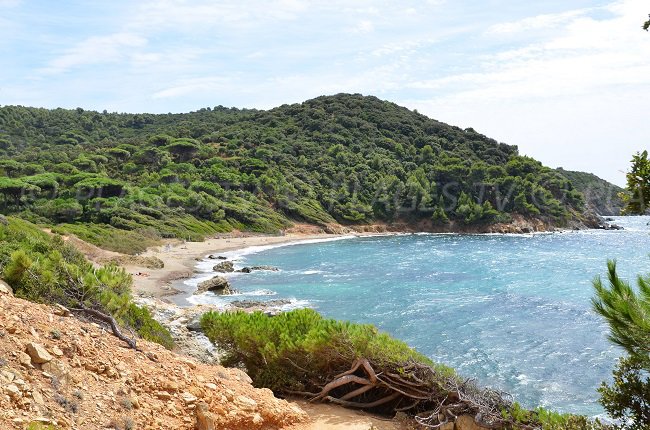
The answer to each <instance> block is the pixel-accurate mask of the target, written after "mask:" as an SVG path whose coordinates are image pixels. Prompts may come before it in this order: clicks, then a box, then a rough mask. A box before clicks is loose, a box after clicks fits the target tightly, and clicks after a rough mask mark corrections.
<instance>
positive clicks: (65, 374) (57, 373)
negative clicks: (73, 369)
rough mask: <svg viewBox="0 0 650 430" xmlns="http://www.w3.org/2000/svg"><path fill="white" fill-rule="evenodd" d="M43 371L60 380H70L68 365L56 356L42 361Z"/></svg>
mask: <svg viewBox="0 0 650 430" xmlns="http://www.w3.org/2000/svg"><path fill="white" fill-rule="evenodd" d="M41 369H42V370H43V372H46V373H49V374H50V375H51V376H54V377H55V378H57V379H58V380H59V381H60V382H65V383H67V382H69V380H70V370H69V368H68V366H67V365H66V364H65V363H64V362H63V361H61V360H58V359H56V358H54V359H52V360H50V361H48V362H47V363H43V364H42V365H41Z"/></svg>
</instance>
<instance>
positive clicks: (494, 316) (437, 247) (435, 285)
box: [187, 217, 650, 416]
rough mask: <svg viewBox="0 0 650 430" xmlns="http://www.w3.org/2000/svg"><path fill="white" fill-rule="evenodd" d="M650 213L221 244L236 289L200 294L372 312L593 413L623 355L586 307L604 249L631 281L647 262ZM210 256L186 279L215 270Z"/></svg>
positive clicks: (567, 407) (463, 364)
mask: <svg viewBox="0 0 650 430" xmlns="http://www.w3.org/2000/svg"><path fill="white" fill-rule="evenodd" d="M649 221H650V217H615V221H614V222H615V223H616V224H619V225H621V226H622V227H624V228H625V229H624V230H619V231H601V230H586V231H571V232H560V233H541V234H527V235H458V234H409V235H393V236H383V237H358V238H357V237H355V238H343V239H341V240H330V241H323V242H317V243H302V244H293V245H291V246H286V245H285V246H276V247H266V248H257V249H245V250H242V251H237V252H230V253H226V255H227V256H229V257H230V258H232V259H233V260H234V261H235V264H236V267H242V266H253V265H271V266H275V267H278V268H279V269H280V271H278V272H271V271H256V272H253V273H250V274H234V275H232V276H231V277H230V281H231V283H232V285H233V286H234V287H235V288H236V289H237V290H239V291H241V294H239V295H235V296H232V297H218V296H215V295H212V294H211V293H208V294H203V295H199V296H194V297H193V298H192V301H193V302H195V303H213V304H224V303H226V302H228V301H232V300H242V299H255V300H277V299H288V300H291V304H290V305H287V306H285V307H284V308H285V309H288V308H291V307H301V306H309V307H313V308H314V309H316V310H318V311H319V312H321V313H322V314H323V315H324V316H326V317H330V318H336V319H345V320H350V321H354V322H361V323H372V324H374V325H376V326H377V327H379V328H380V329H381V330H384V331H387V332H389V333H390V334H392V335H394V336H395V337H397V338H399V339H402V340H404V341H405V342H407V343H408V344H409V345H410V346H412V347H414V348H416V349H418V350H419V351H420V352H422V353H423V354H425V355H427V356H429V357H431V358H432V359H434V360H436V361H438V362H441V363H445V364H447V365H449V366H452V367H454V368H455V369H457V371H458V372H459V373H460V374H461V375H463V376H466V377H472V378H476V379H477V380H478V381H479V382H480V383H481V384H483V385H488V386H491V387H494V388H499V389H502V390H505V391H507V392H509V393H511V394H512V395H513V396H514V397H515V399H516V400H518V401H519V402H521V403H522V404H524V405H525V406H527V407H534V406H537V405H541V406H545V407H550V408H553V409H556V410H559V411H564V412H573V413H581V414H586V415H589V416H595V415H599V414H602V413H603V410H602V407H601V406H600V405H599V404H598V402H597V399H598V393H597V392H596V389H597V388H598V386H599V385H600V383H601V381H603V380H609V378H610V377H611V376H610V375H611V370H612V368H613V366H614V363H615V360H616V358H617V357H619V356H620V355H622V351H620V350H619V349H618V348H617V347H615V346H613V345H611V344H610V342H609V341H608V340H607V338H606V336H607V331H608V328H607V326H606V325H605V323H604V322H603V321H602V319H601V318H600V317H599V316H597V315H596V314H595V313H594V312H593V311H592V310H591V303H590V299H591V297H592V296H593V288H592V284H591V283H592V280H593V279H594V277H596V276H598V275H603V274H604V273H605V270H606V261H607V259H616V260H617V261H618V265H619V269H620V274H621V275H623V276H624V277H625V278H627V279H629V280H631V281H634V277H635V276H636V275H637V274H638V273H648V272H650V257H649V256H648V253H649V252H650V246H649V245H650V227H648V225H647V223H648V222H649ZM212 264H214V262H213V261H205V262H202V263H200V264H199V268H200V269H202V270H203V271H204V273H202V274H201V275H200V276H198V277H197V278H196V279H193V280H189V281H188V282H187V283H188V285H192V284H194V285H195V284H196V282H197V281H198V280H200V279H205V278H206V277H210V276H212V275H211V274H210V268H211V265H212Z"/></svg>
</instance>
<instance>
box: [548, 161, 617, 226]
mask: <svg viewBox="0 0 650 430" xmlns="http://www.w3.org/2000/svg"><path fill="white" fill-rule="evenodd" d="M557 170H558V171H559V172H560V173H561V174H562V175H564V176H565V177H566V178H567V179H568V180H570V181H571V183H572V184H573V186H574V187H575V189H576V190H578V191H580V192H581V193H582V194H583V195H584V198H585V203H586V204H587V206H588V207H590V208H591V209H593V210H594V211H595V212H596V213H597V214H599V215H603V216H608V215H620V214H621V210H622V209H623V206H624V203H623V200H622V199H621V197H620V193H622V192H624V191H625V190H624V189H623V188H621V187H619V186H617V185H614V184H612V183H611V182H607V181H606V180H604V179H601V178H599V177H598V176H596V175H594V174H593V173H586V172H575V171H571V170H564V169H562V168H561V167H560V168H559V169H557Z"/></svg>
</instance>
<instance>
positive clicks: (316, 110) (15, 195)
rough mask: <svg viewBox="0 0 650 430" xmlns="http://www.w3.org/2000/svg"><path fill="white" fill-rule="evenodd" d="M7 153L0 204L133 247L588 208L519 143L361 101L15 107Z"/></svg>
mask: <svg viewBox="0 0 650 430" xmlns="http://www.w3.org/2000/svg"><path fill="white" fill-rule="evenodd" d="M0 157H1V158H2V160H1V161H0V211H2V212H3V213H5V214H13V215H16V216H19V217H21V218H23V219H27V220H29V221H32V222H35V223H39V224H45V225H54V224H60V225H59V227H58V230H57V231H59V232H74V233H75V234H77V235H78V236H80V237H81V238H83V239H86V240H89V241H91V242H94V243H96V244H98V245H100V246H102V247H105V248H109V249H116V250H119V251H130V252H139V251H141V250H142V249H143V246H145V245H144V244H146V243H150V242H151V241H156V240H158V239H160V238H161V237H179V238H185V239H191V240H196V239H201V238H203V237H205V236H206V235H209V234H213V233H215V232H220V231H228V230H232V229H246V230H252V231H263V232H275V231H278V230H282V229H284V228H286V227H287V226H288V225H290V223H291V222H292V221H295V220H298V221H305V222H310V223H315V224H319V225H327V224H329V223H334V222H339V223H343V224H359V223H362V224H363V223H370V222H374V221H383V222H393V221H400V222H408V223H415V222H418V223H421V222H422V221H426V222H429V223H430V224H438V225H440V224H447V223H459V224H461V225H467V224H472V225H475V224H490V223H495V222H501V221H508V220H510V219H511V216H512V215H514V214H520V215H523V216H526V217H535V218H539V219H542V220H545V221H547V222H549V223H553V224H556V225H563V224H565V223H567V222H568V221H569V220H571V219H575V218H576V217H580V213H581V212H582V209H583V206H584V205H583V198H582V195H581V194H580V192H578V191H577V190H576V189H574V187H573V186H572V184H571V182H570V181H569V180H567V178H566V177H565V176H563V175H562V174H560V173H559V172H557V171H555V170H552V169H549V168H547V167H544V166H542V165H541V164H540V163H539V162H537V161H535V160H533V159H531V158H528V157H523V156H520V155H518V153H517V148H516V147H514V146H509V145H506V144H503V143H498V142H496V141H495V140H493V139H490V138H488V137H486V136H483V135H481V134H479V133H477V132H476V131H474V130H473V129H471V128H468V129H465V130H462V129H460V128H458V127H452V126H449V125H446V124H443V123H441V122H438V121H435V120H432V119H430V118H427V117H426V116H424V115H420V114H418V113H416V112H413V111H409V110H408V109H405V108H402V107H399V106H397V105H395V104H393V103H389V102H385V101H381V100H379V99H377V98H375V97H363V96H361V95H347V94H340V95H336V96H331V97H319V98H316V99H313V100H309V101H306V102H304V103H302V104H294V105H283V106H280V107H278V108H275V109H271V110H268V111H259V110H240V109H235V108H232V109H228V108H224V107H222V106H217V107H215V108H205V109H200V110H199V111H196V112H191V113H187V114H166V115H148V114H143V115H141V114H135V115H134V114H118V113H108V112H102V113H99V112H92V111H85V110H83V109H81V108H78V109H76V110H64V109H54V110H46V109H35V108H26V107H21V106H5V107H1V108H0ZM108 232H110V233H108ZM111 235H116V237H117V239H114V240H111V239H110V236H111ZM139 243H140V244H142V245H139V246H138V244H139Z"/></svg>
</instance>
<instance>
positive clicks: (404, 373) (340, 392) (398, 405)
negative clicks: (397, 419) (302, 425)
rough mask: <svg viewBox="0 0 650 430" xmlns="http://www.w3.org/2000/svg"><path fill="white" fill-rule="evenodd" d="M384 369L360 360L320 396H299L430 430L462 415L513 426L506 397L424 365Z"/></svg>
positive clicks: (487, 424) (487, 423)
mask: <svg viewBox="0 0 650 430" xmlns="http://www.w3.org/2000/svg"><path fill="white" fill-rule="evenodd" d="M380 367H382V366H377V367H373V365H372V364H371V363H370V361H368V360H367V359H365V358H361V359H358V360H356V361H355V362H354V363H353V364H352V366H351V367H350V369H349V370H347V371H345V372H343V373H339V374H337V375H335V376H334V377H332V378H331V380H329V382H327V383H326V384H325V385H323V386H322V389H321V391H320V392H319V393H316V394H313V393H307V392H302V393H300V394H302V395H310V396H311V398H310V401H311V402H318V401H326V402H330V403H334V404H337V405H342V406H345V407H349V408H354V409H365V410H373V411H374V412H379V413H385V414H388V415H393V414H395V413H396V412H406V413H408V414H409V415H411V416H413V417H414V419H415V420H416V421H417V422H418V423H419V424H420V425H422V426H423V427H426V428H440V427H441V426H442V425H444V424H446V423H448V422H454V420H455V419H456V418H457V417H459V416H460V415H464V414H469V415H471V416H474V417H475V421H476V423H477V424H479V425H481V426H482V427H485V428H493V429H498V428H504V427H507V426H508V424H511V423H510V422H509V421H508V420H507V419H506V418H504V417H503V416H502V410H504V409H509V408H510V407H511V405H512V401H511V399H510V397H509V396H508V395H507V394H506V393H502V392H499V391H494V390H489V389H481V388H479V387H478V386H477V385H476V384H475V383H474V381H472V380H465V381H462V380H459V379H458V378H457V377H452V376H446V375H441V374H439V373H438V372H437V371H436V370H435V369H434V368H432V367H430V366H427V365H424V364H420V363H409V364H408V365H407V366H405V367H402V368H400V369H399V371H398V370H397V369H381V370H383V371H381V370H380ZM294 394H298V393H294ZM522 428H525V426H524V427H522ZM530 428H533V427H530Z"/></svg>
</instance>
